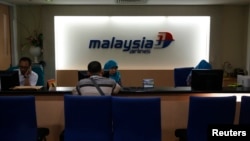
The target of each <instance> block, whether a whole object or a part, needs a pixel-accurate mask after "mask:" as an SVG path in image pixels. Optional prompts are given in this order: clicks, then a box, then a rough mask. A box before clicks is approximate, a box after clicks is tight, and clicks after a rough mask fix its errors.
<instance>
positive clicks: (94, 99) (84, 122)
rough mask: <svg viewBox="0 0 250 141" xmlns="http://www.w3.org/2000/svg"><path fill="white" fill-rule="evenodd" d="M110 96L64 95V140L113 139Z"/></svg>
mask: <svg viewBox="0 0 250 141" xmlns="http://www.w3.org/2000/svg"><path fill="white" fill-rule="evenodd" d="M111 109H112V106H111V97H110V96H73V95H65V96H64V110H65V129H64V141H111V140H112V114H111Z"/></svg>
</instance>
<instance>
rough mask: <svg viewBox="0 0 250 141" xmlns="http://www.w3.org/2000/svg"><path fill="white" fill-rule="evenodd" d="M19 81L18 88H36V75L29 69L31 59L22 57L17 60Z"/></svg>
mask: <svg viewBox="0 0 250 141" xmlns="http://www.w3.org/2000/svg"><path fill="white" fill-rule="evenodd" d="M18 71H19V81H20V86H36V83H37V80H38V75H37V73H35V72H34V71H32V69H31V59H30V58H28V57H22V58H21V59H20V60H19V69H18Z"/></svg>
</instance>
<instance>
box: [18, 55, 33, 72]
mask: <svg viewBox="0 0 250 141" xmlns="http://www.w3.org/2000/svg"><path fill="white" fill-rule="evenodd" d="M31 63H32V62H31V59H30V58H28V57H22V58H20V59H19V68H20V71H21V73H22V74H25V73H26V72H27V71H28V70H29V69H30V67H31Z"/></svg>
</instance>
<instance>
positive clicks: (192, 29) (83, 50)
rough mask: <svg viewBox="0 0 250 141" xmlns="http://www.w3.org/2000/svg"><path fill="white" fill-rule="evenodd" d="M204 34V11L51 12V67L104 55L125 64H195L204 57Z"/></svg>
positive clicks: (75, 65)
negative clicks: (172, 13) (176, 13)
mask: <svg viewBox="0 0 250 141" xmlns="http://www.w3.org/2000/svg"><path fill="white" fill-rule="evenodd" d="M160 38H162V39H160ZM209 39H210V17H209V16H56V17H55V60H56V70H68V69H72V70H75V69H87V65H88V63H89V62H90V61H93V60H98V61H100V62H102V63H103V64H104V63H105V61H107V60H109V59H114V60H116V61H117V62H118V64H119V69H128V70H131V69H145V70H151V69H153V70H162V69H173V68H175V67H184V66H185V67H190V66H196V65H197V64H198V62H199V61H200V60H202V59H205V60H209ZM91 40H98V41H100V42H101V43H100V44H99V45H96V46H95V47H94V46H91ZM103 40H104V41H103ZM159 40H160V41H159ZM112 42H113V43H112ZM135 42H136V45H134V43H135ZM164 42H165V43H167V44H166V45H165V46H164ZM168 43H170V44H168ZM93 45H94V44H93ZM102 45H104V47H105V48H103V47H102ZM138 50H139V51H138Z"/></svg>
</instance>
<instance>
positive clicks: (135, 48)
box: [89, 32, 174, 54]
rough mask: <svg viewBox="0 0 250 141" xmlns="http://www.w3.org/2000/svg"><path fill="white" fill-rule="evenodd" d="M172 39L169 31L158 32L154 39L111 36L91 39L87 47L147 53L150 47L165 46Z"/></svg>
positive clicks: (149, 51) (162, 47) (160, 47)
mask: <svg viewBox="0 0 250 141" xmlns="http://www.w3.org/2000/svg"><path fill="white" fill-rule="evenodd" d="M173 41H174V39H173V36H172V34H171V33H169V32H159V33H158V37H157V39H156V40H151V39H147V38H146V37H142V38H141V39H136V40H121V39H117V38H116V37H112V38H111V39H109V40H107V39H105V40H98V39H93V40H90V42H89V49H100V48H101V49H121V50H122V51H123V52H128V53H130V54H135V53H143V54H149V53H151V50H152V49H164V48H167V47H168V46H169V45H170V44H171V42H173Z"/></svg>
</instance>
